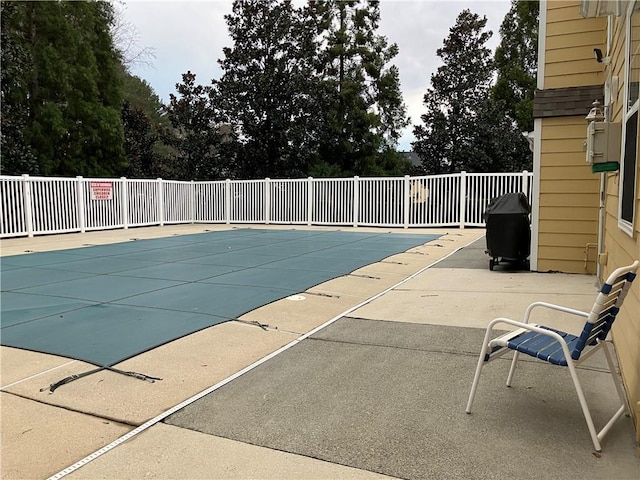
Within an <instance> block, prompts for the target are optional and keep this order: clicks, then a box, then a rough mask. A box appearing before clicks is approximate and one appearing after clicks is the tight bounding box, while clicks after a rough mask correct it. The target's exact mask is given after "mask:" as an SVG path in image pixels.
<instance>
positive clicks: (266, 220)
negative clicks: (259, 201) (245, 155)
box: [264, 177, 271, 225]
mask: <svg viewBox="0 0 640 480" xmlns="http://www.w3.org/2000/svg"><path fill="white" fill-rule="evenodd" d="M270 200H271V186H270V183H269V177H267V178H265V179H264V224H265V225H269V212H270V211H271V202H270Z"/></svg>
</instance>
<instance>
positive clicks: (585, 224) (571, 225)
mask: <svg viewBox="0 0 640 480" xmlns="http://www.w3.org/2000/svg"><path fill="white" fill-rule="evenodd" d="M538 229H539V231H540V232H554V233H568V234H584V235H593V234H595V233H596V232H597V231H598V222H597V220H596V221H593V220H571V221H569V220H541V221H540V223H539V224H538Z"/></svg>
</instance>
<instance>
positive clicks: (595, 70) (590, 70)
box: [544, 59, 604, 87]
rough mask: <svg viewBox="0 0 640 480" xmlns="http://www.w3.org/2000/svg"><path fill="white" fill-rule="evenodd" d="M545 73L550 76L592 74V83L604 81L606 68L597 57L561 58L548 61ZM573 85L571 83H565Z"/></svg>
mask: <svg viewBox="0 0 640 480" xmlns="http://www.w3.org/2000/svg"><path fill="white" fill-rule="evenodd" d="M544 68H545V73H546V75H548V76H549V77H557V76H560V75H562V76H567V75H569V76H570V75H590V76H591V78H592V79H593V80H592V81H591V83H590V85H596V84H598V83H603V82H602V79H603V78H604V68H602V66H601V64H600V63H598V62H596V61H595V59H589V60H570V59H566V60H561V61H558V62H556V63H549V62H547V63H546V65H545V67H544ZM565 86H567V87H568V86H571V85H565Z"/></svg>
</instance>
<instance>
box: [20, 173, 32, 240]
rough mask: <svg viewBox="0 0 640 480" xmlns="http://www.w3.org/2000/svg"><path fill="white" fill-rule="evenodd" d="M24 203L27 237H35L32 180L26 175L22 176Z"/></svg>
mask: <svg viewBox="0 0 640 480" xmlns="http://www.w3.org/2000/svg"><path fill="white" fill-rule="evenodd" d="M22 182H23V188H22V195H23V198H22V201H23V202H24V223H25V227H26V228H27V235H28V236H29V237H33V215H32V213H33V211H32V210H33V209H32V208H31V180H29V175H27V174H26V173H25V174H24V175H22Z"/></svg>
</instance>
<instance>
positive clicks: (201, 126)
mask: <svg viewBox="0 0 640 480" xmlns="http://www.w3.org/2000/svg"><path fill="white" fill-rule="evenodd" d="M182 82H183V83H181V84H177V85H176V89H177V91H178V95H179V96H175V95H173V94H171V95H170V102H169V105H168V106H167V115H168V118H169V120H170V121H171V124H172V126H173V128H174V129H175V132H174V133H173V135H172V137H171V138H168V139H167V141H168V142H170V144H171V146H172V147H174V148H175V152H176V153H175V155H174V156H173V158H172V159H171V161H170V163H169V171H168V174H169V178H175V179H177V180H218V179H221V178H224V176H226V173H227V169H226V167H225V165H224V163H223V157H222V152H221V149H220V145H221V142H222V135H221V133H220V128H219V127H218V125H217V124H216V122H215V117H214V110H213V108H212V107H211V102H210V99H209V96H210V94H211V90H212V87H210V86H202V85H198V84H196V75H195V74H194V73H191V72H187V73H185V74H183V75H182Z"/></svg>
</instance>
